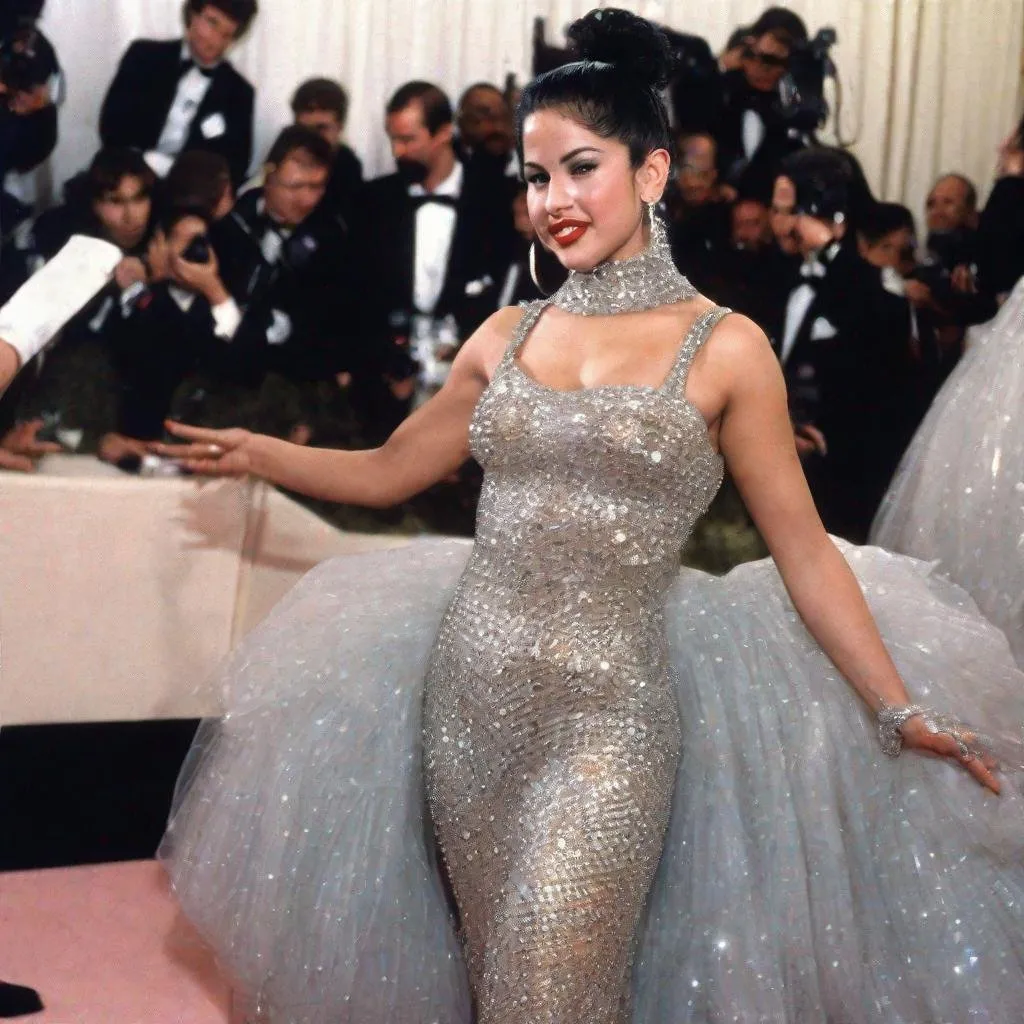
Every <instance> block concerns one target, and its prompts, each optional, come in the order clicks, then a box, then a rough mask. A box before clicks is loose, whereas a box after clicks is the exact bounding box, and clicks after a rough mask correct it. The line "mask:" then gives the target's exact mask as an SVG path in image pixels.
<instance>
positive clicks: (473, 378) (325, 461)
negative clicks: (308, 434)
mask: <svg viewBox="0 0 1024 1024" xmlns="http://www.w3.org/2000/svg"><path fill="white" fill-rule="evenodd" d="M520 315H521V313H520V311H519V310H518V309H517V308H515V307H509V308H507V309H502V310H499V311H498V312H497V313H495V314H493V315H492V316H491V317H490V318H489V319H488V320H487V321H486V322H485V323H484V324H483V325H482V326H481V327H480V328H479V330H477V331H476V332H475V333H474V334H473V336H472V337H471V338H470V339H469V340H468V341H467V342H466V343H465V344H464V345H463V346H462V348H461V349H460V351H459V353H458V355H457V356H456V357H455V360H454V362H453V363H452V369H451V373H450V375H449V377H448V380H447V382H446V383H445V385H444V387H442V388H441V390H440V391H439V392H438V393H437V394H436V395H435V396H434V397H433V398H431V399H430V401H428V402H427V403H425V404H424V405H423V406H421V407H420V408H419V409H417V410H416V412H414V413H413V414H412V415H411V416H410V417H409V418H408V419H407V420H405V421H404V422H403V423H402V424H401V425H400V426H399V427H398V429H397V430H395V432H394V433H393V434H392V435H391V437H389V438H388V440H387V441H386V442H385V443H384V444H383V445H381V446H380V447H379V448H371V449H367V450H365V451H340V450H337V449H330V448H307V447H303V446H301V445H295V444H290V443H289V442H287V441H281V440H278V439H277V438H273V437H267V436H265V435H263V434H252V433H250V432H249V431H246V430H208V429H205V428H201V427H190V426H186V425H185V424H180V423H168V429H169V430H170V431H171V432H172V433H174V434H175V435H176V436H178V437H181V438H182V439H183V440H185V441H186V442H188V443H187V444H181V445H167V444H157V445H154V446H153V451H155V452H157V453H158V454H161V455H165V456H169V457H171V458H174V459H177V460H178V461H179V462H180V463H181V465H182V466H184V467H185V468H186V469H188V470H190V471H192V472H194V473H200V474H205V475H210V476H225V475H228V476H246V475H249V474H252V475H255V476H259V477H262V478H263V479H265V480H268V481H270V482H271V483H274V484H278V485H280V486H282V487H285V488H287V489H288V490H291V491H296V492H298V493H300V494H306V495H308V496H309V497H311V498H319V499H321V500H325V501H336V502H340V503H344V504H347V505H363V506H367V507H370V508H386V507H388V506H390V505H396V504H398V503H399V502H402V501H405V500H406V499H408V498H410V497H412V496H413V495H414V494H418V493H419V492H420V491H422V490H425V489H426V488H427V487H429V486H430V485H431V484H434V483H437V482H438V481H439V480H443V479H444V478H445V477H447V476H449V475H450V474H451V473H453V472H454V471H455V470H456V469H458V468H459V466H461V465H462V463H463V462H465V461H466V459H467V458H468V457H469V424H470V420H471V418H472V416H473V410H474V409H475V408H476V404H477V402H478V401H479V400H480V396H481V395H482V394H483V391H484V388H485V387H486V386H487V382H488V380H489V379H490V376H491V374H492V373H493V371H494V367H495V366H496V365H497V363H498V361H499V360H500V358H501V355H502V353H503V352H504V350H505V346H506V345H507V344H508V340H509V337H510V335H511V332H512V329H513V328H514V326H515V324H516V322H517V321H518V319H519V317H520Z"/></svg>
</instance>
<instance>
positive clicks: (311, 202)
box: [211, 125, 357, 442]
mask: <svg viewBox="0 0 1024 1024" xmlns="http://www.w3.org/2000/svg"><path fill="white" fill-rule="evenodd" d="M333 159H334V151H333V149H332V148H331V145H330V143H328V142H327V140H326V139H325V138H323V136H322V135H321V134H319V133H317V132H316V131H314V130H313V129H312V128H307V127H304V126H302V125H290V126H288V127H287V128H285V129H284V130H283V131H282V132H281V133H280V134H279V135H278V137H277V139H276V140H275V141H274V144H273V145H272V146H271V148H270V152H269V154H268V155H267V162H266V165H265V168H264V184H263V186H262V187H261V188H254V189H250V190H249V191H248V192H246V193H244V194H243V195H242V196H240V197H239V199H238V201H237V203H236V204H235V208H234V210H232V211H231V213H230V214H229V215H228V216H227V217H225V218H224V220H223V221H221V222H220V223H218V224H217V225H216V227H215V229H214V231H213V241H214V247H215V249H216V251H217V254H218V258H219V260H220V264H221V267H222V273H223V276H224V281H225V283H226V284H227V287H228V289H229V291H230V292H231V294H232V296H233V297H234V298H235V300H236V301H237V303H238V305H239V307H240V308H241V310H242V314H243V315H242V322H241V324H240V325H239V329H238V332H237V334H236V337H235V339H234V341H233V343H232V346H231V348H232V357H233V359H234V361H235V363H236V367H237V376H238V383H239V386H241V387H242V388H243V389H249V390H251V389H256V390H258V391H259V392H260V393H261V395H262V397H261V398H260V399H259V403H258V404H259V406H260V407H261V408H262V409H263V410H264V412H265V413H266V414H270V413H271V411H272V407H273V406H275V405H277V406H278V407H279V416H280V417H281V421H280V422H278V423H277V424H276V426H275V425H267V424H264V427H263V429H267V430H271V431H272V432H274V433H282V432H285V433H288V434H289V436H291V437H292V439H293V440H296V441H299V442H304V441H308V440H309V439H310V438H311V437H312V435H313V433H314V431H315V424H316V421H317V420H318V419H319V418H320V417H321V414H322V413H328V412H329V411H330V409H329V407H334V406H335V405H337V404H338V403H339V402H340V396H339V394H338V387H339V385H340V386H343V387H347V385H348V383H349V377H350V375H351V373H352V371H353V369H354V364H355V363H356V361H357V355H356V354H354V353H353V348H352V345H353V327H352V311H351V310H352V295H353V292H352V285H351V278H352V274H353V268H352V262H353V261H352V257H351V248H350V243H349V238H348V230H347V226H346V224H345V222H344V220H343V219H342V218H341V216H340V214H339V213H338V212H337V210H336V209H335V208H334V207H332V206H331V205H329V204H327V203H326V202H325V201H324V197H325V194H326V191H327V188H328V183H329V181H330V174H331V167H332V161H333ZM341 404H344V403H341ZM223 415H228V416H234V417H236V418H235V419H231V420H230V422H236V420H237V410H236V411H234V412H228V411H227V410H226V409H225V412H224V414H223ZM275 415H278V413H275ZM345 418H346V419H347V414H346V417H345ZM285 421H288V422H285ZM211 425H212V424H211Z"/></svg>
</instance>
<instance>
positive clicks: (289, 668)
mask: <svg viewBox="0 0 1024 1024" xmlns="http://www.w3.org/2000/svg"><path fill="white" fill-rule="evenodd" d="M469 547H470V545H469V543H468V542H457V541H420V542H416V543H414V544H412V545H410V546H409V547H407V548H403V549H398V550H392V551H387V552H377V553H372V554H366V555H358V556H354V557H350V558H345V559H338V560H334V561H331V562H328V563H325V564H324V565H322V566H320V567H319V568H318V569H316V570H315V571H314V572H312V573H311V574H310V575H309V576H308V577H307V578H306V579H305V580H304V581H303V582H302V583H301V584H300V585H299V586H298V587H297V588H296V589H295V590H294V591H293V592H292V593H291V595H290V596H289V597H288V598H287V599H286V600H285V601H284V602H282V604H281V605H280V606H279V607H278V608H277V609H276V610H275V612H274V613H273V614H272V615H271V617H270V618H269V620H268V621H267V622H266V623H265V624H264V625H263V626H262V627H260V628H259V629H258V630H257V631H256V632H255V633H254V634H253V635H252V636H250V638H249V639H248V640H247V641H245V643H244V644H243V645H242V646H241V648H240V649H239V650H238V651H237V652H236V654H235V655H234V657H233V658H232V660H231V663H230V665H229V666H228V669H227V673H226V681H225V686H226V699H227V704H228V707H229V708H230V713H229V714H228V715H226V716H225V718H224V719H223V720H221V721H217V722H209V723H206V724H204V726H203V727H202V730H201V733H200V736H199V738H198V739H197V743H196V746H195V748H194V750H193V752H192V754H191V756H190V759H189V762H188V764H187V766H186V769H185V771H184V773H183V776H182V780H181V783H180V787H179V792H178V795H177V799H176V805H175V809H174V812H173V815H172V820H171V823H170V826H169V829H168V833H167V837H166V839H165V843H164V847H163V850H162V855H163V858H164V860H165V863H166V865H167V867H168V870H169V872H170V874H171V877H172V880H173V883H174V887H175V890H176V893H177V895H178V898H179V900H180V901H181V904H182V906H183V907H184V909H185V911H186V912H187V914H188V915H189V917H191V919H192V920H193V921H194V922H195V923H196V925H198V927H199V928H200V930H201V931H202V932H203V933H204V934H205V936H206V937H207V938H208V939H209V940H210V942H211V943H212V944H213V946H214V947H215V949H216V950H217V952H218V954H219V956H220V958H221V961H222V963H223V965H224V968H225V970H226V971H227V972H228V973H229V974H230V976H231V977H232V979H233V981H234V983H235V985H236V986H237V987H238V989H239V991H240V992H241V993H243V995H244V997H245V998H246V1000H247V1003H248V1005H249V1008H250V1011H251V1012H252V1013H253V1015H254V1016H256V1015H257V1014H259V1013H263V1014H265V1015H266V1019H267V1020H271V1021H273V1022H275V1024H281V1022H288V1024H368V1022H373V1024H428V1022H437V1024H469V1022H470V1021H471V1019H472V1016H471V1005H470V998H469V993H468V991H467V985H466V980H465V972H464V968H463V965H462V960H461V954H460V951H459V946H458V942H457V940H456V935H455V930H454V926H453V922H452V918H451V912H450V908H449V904H448V901H447V899H446V894H445V888H444V885H443V882H442V878H441V875H440V872H439V868H438V864H437V860H436V857H435V850H434V844H433V841H432V838H431V830H430V824H429V821H428V820H427V818H426V812H425V804H424V794H423V791H422V777H421V772H420V751H421V741H420V735H419V726H420V703H421V697H422V680H423V675H424V669H425V666H426V661H427V656H428V654H429V651H430V647H431V643H432V640H433V636H434V631H435V629H436V627H437V625H438V622H439V620H440V618H441V615H442V613H443V611H444V609H445V606H446V603H447V601H448V599H449V597H450V595H451V593H452V591H453V589H454V586H455V584H456V581H457V579H458V576H459V573H460V572H461V569H462V566H463V564H464V562H465V559H466V557H467V555H468V552H469ZM843 551H844V554H845V555H846V557H847V559H848V560H849V561H850V564H851V565H852V567H853V569H854V571H855V572H856V574H857V576H858V578H859V579H860V581H861V584H862V586H863V588H864V590H865V593H866V595H867V598H868V600H869V602H870V604H871V606H872V608H873V610H874V612H875V614H876V616H877V618H878V621H879V625H880V627H881V629H882V632H883V635H884V636H885V638H886V641H887V643H888V645H889V648H890V650H891V651H892V653H893V655H894V657H895V659H896V662H897V664H898V666H899V668H900V670H901V672H902V674H903V676H904V678H905V680H906V682H907V685H908V688H909V689H910V691H911V693H912V694H913V696H914V697H915V699H917V700H920V701H922V702H926V703H930V704H932V705H934V706H936V707H938V708H941V709H943V710H948V711H951V712H954V713H957V714H959V715H961V716H962V717H964V718H965V719H967V720H968V721H970V722H971V723H972V724H974V725H976V726H978V727H979V728H981V729H983V730H984V731H986V732H987V734H988V735H989V736H990V738H991V739H992V742H993V745H994V747H995V749H996V751H997V753H999V754H1000V756H1001V757H1002V758H1003V759H1004V761H1005V763H1006V765H1007V767H1009V768H1019V767H1020V766H1021V764H1022V761H1024V757H1022V735H1021V731H1020V730H1021V723H1024V674H1022V673H1021V672H1020V671H1019V670H1018V669H1017V667H1016V666H1015V664H1014V661H1013V658H1012V656H1011V654H1010V651H1009V649H1008V646H1007V643H1006V640H1005V638H1004V636H1003V635H1002V634H1001V633H1000V632H999V631H998V630H996V629H995V628H993V627H992V626H991V625H989V624H988V623H987V622H986V621H985V620H984V619H983V618H981V617H980V616H979V615H978V614H977V611H976V609H975V607H974V605H973V602H972V601H971V600H970V598H968V597H967V595H966V594H965V593H964V592H963V591H962V590H960V589H959V588H957V587H956V586H954V585H952V584H950V583H949V582H947V581H946V580H945V579H944V578H942V577H941V576H936V575H935V574H933V573H932V572H931V571H930V568H929V567H928V566H927V565H925V564H923V563H921V562H916V561H913V560H910V559H907V558H903V557H899V556H894V555H890V554H887V553H885V552H883V551H881V550H879V549H876V548H852V547H847V546H844V547H843ZM667 612H668V615H667V621H668V625H669V631H670V643H671V650H672V656H673V662H674V666H675V670H676V674H677V677H678V696H679V704H680V710H681V716H682V722H683V730H684V732H683V738H684V743H683V751H684V752H683V757H682V761H681V764H680V768H679V775H678V782H677V786H676V793H675V802H674V806H673V813H672V820H671V824H670V827H669V833H668V836H667V838H666V844H665V851H664V855H663V858H662V862H661V865H660V868H659V871H658V875H657V878H656V882H655V885H654V888H653V890H652V893H651V897H650V901H649V912H648V915H647V918H646V922H645V925H644V930H643V934H642V936H641V941H640V946H639V952H638V959H637V964H636V970H635V974H634V991H635V1008H634V1013H633V1020H634V1022H643V1024H682V1022H693V1024H708V1022H719V1021H737V1022H741V1024H754V1022H772V1024H778V1022H787V1024H817V1022H821V1024H824V1022H830V1024H861V1022H863V1024H868V1022H871V1024H876V1022H886V1024H896V1022H899V1024H926V1022H927V1024H938V1022H951V1024H963V1022H966V1021H971V1022H992V1024H995V1022H1005V1024H1011V1022H1013V1024H1019V1022H1020V1021H1021V1019H1022V1018H1024V862H1022V855H1024V786H1022V777H1021V774H1019V773H1018V772H1017V771H1012V772H1009V773H1008V774H1006V775H1004V777H1003V782H1004V792H1003V795H1002V796H1001V797H998V798H997V797H995V796H992V795H990V794H987V793H986V792H985V791H983V790H982V789H981V788H980V787H979V786H978V784H977V783H976V782H974V781H973V779H971V778H970V777H968V775H967V774H966V773H965V772H964V771H963V769H962V768H960V767H958V766H956V765H954V764H952V763H948V762H946V761H943V760H939V759H935V758H930V757H925V756H921V755H919V754H915V753H907V754H905V755H904V756H902V757H900V758H899V759H897V760H893V759H890V758H887V757H886V756H884V755H883V754H882V753H881V752H880V749H879V746H878V741H877V737H876V734H875V729H874V724H873V720H872V718H871V716H870V714H869V713H868V712H867V710H866V709H865V707H864V706H863V704H862V703H861V702H860V700H859V699H858V698H857V697H856V695H855V694H854V693H853V691H852V690H851V689H850V687H849V686H848V685H847V684H846V683H845V682H844V681H843V679H842V678H841V677H840V676H839V675H838V673H837V672H836V670H835V669H834V667H833V666H832V665H831V663H830V662H829V661H828V660H827V659H826V657H825V656H824V655H823V654H822V652H821V650H820V649H819V648H818V647H817V645H816V644H815V643H814V642H813V640H812V639H811V638H810V636H809V635H808V633H807V632H806V630H805V628H804V627H803V625H802V623H801V622H800V620H799V618H798V617H797V615H796V613H795V611H794V610H793V608H792V605H791V603H790V601H789V599H788V597H787V595H786V592H785V589H784V588H783V586H782V583H781V581H780V579H779V577H778V573H777V571H776V569H775V567H774V565H773V563H772V562H770V561H762V562H756V563H750V564H747V565H744V566H741V567H740V568H738V569H736V570H734V571H733V572H732V573H730V574H729V575H728V576H727V577H724V578H722V579H716V578H714V577H710V576H706V575H704V574H701V573H697V572H693V571H683V572H682V573H681V574H680V576H679V579H678V581H677V583H676V585H675V586H674V588H673V590H672V591H671V593H670V595H669V600H668V604H667ZM579 1024H582V1022H579Z"/></svg>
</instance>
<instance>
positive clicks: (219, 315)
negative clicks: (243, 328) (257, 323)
mask: <svg viewBox="0 0 1024 1024" xmlns="http://www.w3.org/2000/svg"><path fill="white" fill-rule="evenodd" d="M210 312H211V313H213V333H214V334H216V335H217V337H218V338H223V339H224V340H225V341H230V340H231V339H232V338H233V337H234V336H235V331H237V330H238V325H239V324H240V323H241V322H242V311H241V310H240V309H239V308H238V303H237V302H235V300H234V299H225V300H224V301H223V302H220V303H218V304H217V305H216V306H213V307H212V308H211V310H210Z"/></svg>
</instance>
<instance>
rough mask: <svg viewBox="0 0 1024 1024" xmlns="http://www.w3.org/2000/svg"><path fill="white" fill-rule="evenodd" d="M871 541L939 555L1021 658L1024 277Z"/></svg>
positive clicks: (939, 414) (958, 373)
mask: <svg viewBox="0 0 1024 1024" xmlns="http://www.w3.org/2000/svg"><path fill="white" fill-rule="evenodd" d="M871 541H872V543H873V544H878V545H880V546H881V547H884V548H887V549H888V550H890V551H900V552H902V553H904V554H907V555H913V556H914V557H915V558H923V559H925V560H927V561H933V560H934V561H937V562H938V563H939V569H940V571H941V572H943V573H945V574H947V575H948V576H949V577H950V578H951V579H953V580H955V581H956V582H957V583H959V584H960V585H961V586H962V587H964V589H966V590H967V591H968V593H970V595H971V596H972V597H973V598H974V600H975V601H976V602H977V603H978V607H979V608H980V609H981V611H982V612H983V613H984V614H985V616H986V617H987V618H988V619H989V620H991V621H992V622H994V623H995V624H996V625H997V626H999V628H1000V629H1002V630H1003V631H1004V632H1005V633H1006V635H1007V637H1008V638H1009V641H1010V647H1011V648H1012V650H1013V652H1014V654H1015V656H1016V658H1017V662H1018V664H1019V665H1021V666H1022V667H1024V280H1022V281H1020V282H1019V283H1018V284H1017V287H1016V288H1015V289H1014V290H1013V292H1012V294H1011V295H1010V297H1009V299H1007V301H1006V303H1005V304H1004V305H1003V307H1002V309H1001V310H1000V311H999V313H998V315H997V316H996V317H995V319H993V320H991V321H990V322H989V323H987V324H984V325H982V326H980V327H975V328H972V329H971V330H970V331H969V332H968V348H967V351H966V353H965V354H964V357H963V359H961V361H960V363H959V364H958V366H957V367H956V369H955V370H954V371H953V373H952V374H951V375H950V377H949V379H948V380H947V381H946V383H945V385H944V386H943V387H942V390H941V391H940V392H939V393H938V395H937V396H936V398H935V401H934V402H933V403H932V407H931V409H930V410H929V412H928V415H927V416H926V417H925V419H924V421H923V422H922V423H921V426H920V428H919V429H918V431H917V434H916V435H915V436H914V440H913V442H912V443H911V445H910V447H909V448H908V449H907V451H906V454H905V455H904V456H903V460H902V461H901V463H900V466H899V469H898V470H897V471H896V474H895V476H894V477H893V481H892V483H891V484H890V486H889V491H888V493H887V494H886V496H885V499H884V500H883V502H882V505H881V507H880V508H879V511H878V515H877V516H876V517H875V522H874V525H873V527H872V531H871ZM1021 1019H1022V1020H1024V1012H1022V1014H1021Z"/></svg>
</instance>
